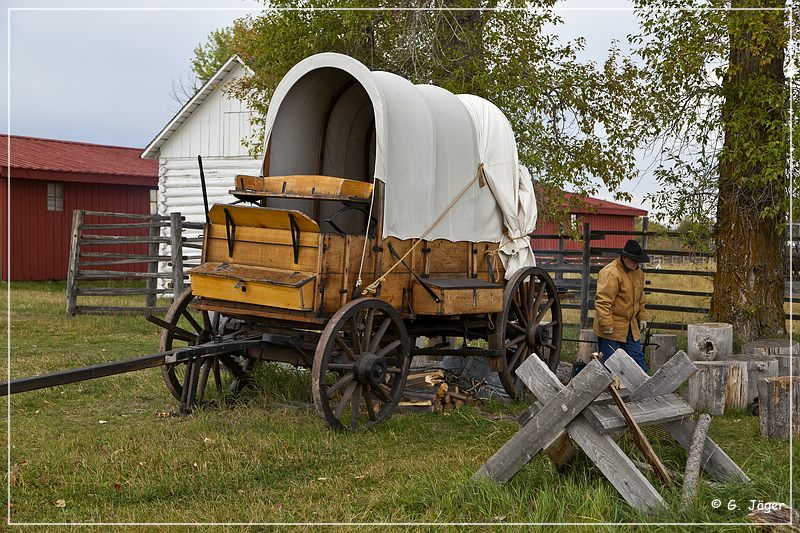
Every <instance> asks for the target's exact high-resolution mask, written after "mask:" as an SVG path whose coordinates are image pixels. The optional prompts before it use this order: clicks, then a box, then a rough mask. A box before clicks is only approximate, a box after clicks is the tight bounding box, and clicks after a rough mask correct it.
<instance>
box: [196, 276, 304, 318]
mask: <svg viewBox="0 0 800 533" xmlns="http://www.w3.org/2000/svg"><path fill="white" fill-rule="evenodd" d="M314 278H315V275H314V274H311V279H310V280H309V281H311V280H313V279H314ZM191 285H192V292H193V293H194V294H196V295H197V296H201V297H204V298H211V299H214V300H224V301H230V302H238V303H246V304H252V305H261V306H267V307H276V308H280V309H291V310H297V311H311V310H312V309H313V307H312V305H313V301H314V290H315V288H316V284H315V283H313V281H312V282H306V283H304V284H302V285H300V286H297V287H293V286H285V285H275V284H272V283H269V282H262V283H259V282H246V283H244V284H242V283H241V282H239V281H238V280H237V279H235V278H232V279H231V278H219V277H215V276H208V275H202V274H196V273H194V272H193V273H192V277H191Z"/></svg>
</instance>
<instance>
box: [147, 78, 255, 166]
mask: <svg viewBox="0 0 800 533" xmlns="http://www.w3.org/2000/svg"><path fill="white" fill-rule="evenodd" d="M244 74H245V69H244V67H242V66H241V65H237V67H236V68H235V69H234V70H233V71H231V73H230V74H228V75H227V76H226V77H225V78H224V79H223V80H222V81H221V82H220V85H219V86H218V87H217V88H216V89H215V90H214V91H213V92H212V93H211V94H210V95H209V96H208V97H207V98H206V99H205V101H203V103H202V104H201V105H200V107H198V108H197V109H195V110H194V111H193V112H192V114H191V115H190V116H189V118H188V119H187V120H186V122H184V123H183V124H182V125H181V126H180V127H179V129H178V130H177V131H175V132H174V133H173V134H172V135H171V136H170V137H169V140H168V141H167V142H166V143H164V145H163V146H162V147H161V149H160V153H161V159H162V160H164V159H175V158H195V159H196V158H197V156H198V155H202V156H203V157H239V156H247V155H248V154H247V150H246V149H245V148H244V147H243V146H242V140H243V139H247V138H249V136H250V134H251V132H252V127H251V125H250V116H251V114H252V113H251V111H250V109H249V108H248V107H247V105H246V104H245V103H243V102H241V101H240V100H237V99H232V98H229V97H228V96H226V95H225V93H224V91H223V87H224V86H225V85H226V84H227V83H229V82H230V81H232V80H235V79H237V78H239V77H241V76H243V75H244Z"/></svg>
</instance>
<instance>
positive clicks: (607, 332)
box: [603, 328, 614, 335]
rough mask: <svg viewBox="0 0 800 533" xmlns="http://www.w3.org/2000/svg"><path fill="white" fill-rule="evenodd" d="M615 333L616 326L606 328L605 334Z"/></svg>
mask: <svg viewBox="0 0 800 533" xmlns="http://www.w3.org/2000/svg"><path fill="white" fill-rule="evenodd" d="M613 333H614V328H609V329H604V330H603V335H612V334H613Z"/></svg>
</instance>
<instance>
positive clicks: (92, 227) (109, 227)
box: [83, 221, 169, 230]
mask: <svg viewBox="0 0 800 533" xmlns="http://www.w3.org/2000/svg"><path fill="white" fill-rule="evenodd" d="M167 226H169V223H168V222H165V221H162V222H127V223H125V222H123V223H119V224H84V225H83V229H85V230H101V229H102V230H116V229H123V228H125V229H128V228H166V227H167Z"/></svg>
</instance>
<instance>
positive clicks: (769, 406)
mask: <svg viewBox="0 0 800 533" xmlns="http://www.w3.org/2000/svg"><path fill="white" fill-rule="evenodd" d="M790 381H791V382H792V383H791V386H790ZM790 392H791V393H792V395H793V397H790V394H789V393H790ZM798 403H800V378H798V377H779V378H767V379H764V380H761V381H760V382H759V384H758V416H759V422H760V427H761V437H762V438H765V439H776V440H783V439H788V438H789V434H790V433H791V431H790V429H791V430H793V431H794V435H795V437H797V436H800V409H797V404H798ZM790 404H791V405H792V407H794V409H791V410H790V409H789V406H790ZM790 416H791V420H790Z"/></svg>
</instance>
